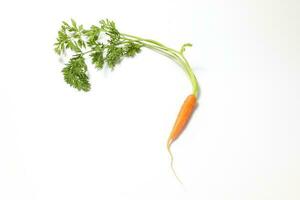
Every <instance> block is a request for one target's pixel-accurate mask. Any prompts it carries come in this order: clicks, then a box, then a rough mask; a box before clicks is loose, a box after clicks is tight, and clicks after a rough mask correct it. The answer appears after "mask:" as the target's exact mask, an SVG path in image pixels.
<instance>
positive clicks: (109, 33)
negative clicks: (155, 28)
mask: <svg viewBox="0 0 300 200" xmlns="http://www.w3.org/2000/svg"><path fill="white" fill-rule="evenodd" d="M106 38H107V39H106ZM54 46H55V49H54V50H55V52H56V53H57V54H58V55H62V54H63V53H64V52H66V51H67V50H68V51H71V52H73V56H72V58H71V59H70V60H69V62H68V63H67V64H66V66H65V68H63V70H62V72H63V75H64V79H65V81H66V82H67V83H68V84H69V85H71V86H72V87H74V88H76V89H78V90H83V91H89V90H90V83H89V76H88V71H87V65H86V64H85V56H86V55H88V56H89V57H90V58H91V61H92V63H93V64H94V65H95V67H96V68H97V69H102V68H103V67H104V66H105V65H107V66H108V67H109V68H111V69H113V68H114V67H115V66H116V65H117V64H118V63H120V62H121V61H122V59H123V58H124V57H133V56H135V55H136V54H137V53H139V52H140V51H141V47H142V46H143V44H142V43H141V42H139V41H133V40H131V41H130V40H126V39H124V38H122V37H121V34H120V32H119V31H118V30H117V28H116V26H115V23H114V22H113V21H109V20H107V19H106V20H101V21H100V22H99V25H98V26H95V25H93V26H91V27H90V29H84V28H83V26H82V25H79V26H78V25H77V23H76V22H75V21H74V20H73V19H72V20H71V24H68V23H67V22H63V23H62V25H61V28H60V30H59V31H58V37H57V42H56V43H55V44H54Z"/></svg>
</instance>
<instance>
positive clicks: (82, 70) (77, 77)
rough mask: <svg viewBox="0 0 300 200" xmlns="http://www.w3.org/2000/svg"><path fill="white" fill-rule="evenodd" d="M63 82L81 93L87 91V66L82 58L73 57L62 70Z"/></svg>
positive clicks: (88, 84)
mask: <svg viewBox="0 0 300 200" xmlns="http://www.w3.org/2000/svg"><path fill="white" fill-rule="evenodd" d="M62 72H63V75H64V79H65V81H66V82H67V83H68V84H69V85H71V86H72V87H74V88H76V89H78V90H79V91H80V90H83V91H89V90H90V88H91V86H90V83H89V76H88V73H87V66H86V64H85V61H84V58H83V57H82V56H78V57H73V58H71V59H70V61H69V63H68V64H67V65H66V67H65V68H63V70H62Z"/></svg>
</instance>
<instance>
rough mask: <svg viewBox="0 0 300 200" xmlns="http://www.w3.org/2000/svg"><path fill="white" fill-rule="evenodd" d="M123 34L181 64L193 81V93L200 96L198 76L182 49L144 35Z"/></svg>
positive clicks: (128, 38)
mask: <svg viewBox="0 0 300 200" xmlns="http://www.w3.org/2000/svg"><path fill="white" fill-rule="evenodd" d="M121 36H123V37H122V38H123V39H124V40H129V41H133V42H139V43H142V45H143V46H144V47H147V48H149V49H151V50H155V51H157V52H159V53H161V54H163V55H165V56H167V57H169V58H171V59H172V60H174V61H175V62H176V63H177V64H179V65H180V66H181V67H182V68H183V70H184V71H185V72H186V74H187V75H188V77H189V79H190V81H191V84H192V87H193V94H194V95H195V96H196V97H198V95H199V84H198V81H197V78H196V76H195V74H194V72H193V70H192V68H191V66H190V64H189V62H188V61H187V59H186V58H185V56H184V55H183V51H182V50H181V51H177V50H175V49H172V48H170V47H167V46H165V45H163V44H162V43H160V42H157V41H155V40H151V39H145V38H142V37H138V36H134V35H130V34H126V33H121Z"/></svg>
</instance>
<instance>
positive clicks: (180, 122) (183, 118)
mask: <svg viewBox="0 0 300 200" xmlns="http://www.w3.org/2000/svg"><path fill="white" fill-rule="evenodd" d="M196 105H197V97H196V96H195V95H194V94H191V95H189V96H187V98H186V99H185V101H184V103H183V104H182V106H181V109H180V112H179V113H178V115H177V119H176V121H175V124H174V126H173V129H172V131H171V133H170V136H169V138H168V141H167V149H168V152H169V154H170V157H171V168H172V170H173V173H174V175H175V176H176V178H177V180H178V181H179V182H180V183H181V184H182V181H181V180H180V179H179V177H178V176H177V174H176V172H175V169H174V166H173V154H172V152H171V144H172V143H173V142H174V141H175V140H176V139H177V138H178V137H179V136H180V135H181V133H182V132H183V130H184V128H185V126H186V124H187V123H188V121H189V119H190V118H191V116H192V114H193V111H194V110H195V108H196Z"/></svg>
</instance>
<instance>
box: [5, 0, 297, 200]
mask: <svg viewBox="0 0 300 200" xmlns="http://www.w3.org/2000/svg"><path fill="white" fill-rule="evenodd" d="M299 10H300V3H299V1H298V0H294V1H293V0H287V1H271V0H264V1H263V0H248V1H238V0H236V1H234V0H228V1H221V0H212V1H201V0H199V1H196V0H194V1H192V0H184V1H181V0H177V1H175V0H173V1H162V0H152V1H141V0H140V1H138V0H126V1H120V0H119V1H117V0H109V1H108V0H107V1H102V0H97V1H92V0H85V1H74V0H72V1H58V0H57V1H54V0H53V1H37V0H36V1H34V0H28V1H21V0H10V1H1V3H0V24H1V28H0V36H1V37H0V38H1V42H0V51H1V52H0V53H1V54H0V55H1V60H0V95H1V97H0V199H1V200H86V199H88V200H96V199H105V200H113V199H122V200H123V199H128V200H138V199H143V200H148V199H149V200H150V199H151V200H152V199H173V200H175V199H197V200H199V199H203V200H223V199H228V200H229V199H230V200H241V199H243V200H253V199H255V200H277V199H278V200H279V199H285V200H298V199H300V170H299V169H300V147H299V143H300V136H299V132H300V128H299V121H300V120H299V119H300V116H299V115H300V114H299V113H300V103H299V102H300V95H299V91H300V81H299V78H300V66H299V64H300V56H299V52H300V39H299V35H300V26H299V24H300V22H299V18H300V14H299ZM71 17H72V18H74V19H75V20H77V21H78V22H79V23H82V24H84V25H85V27H88V26H90V25H92V24H94V23H97V22H98V20H100V19H104V18H109V19H113V20H115V22H116V23H117V25H118V27H119V29H120V30H121V31H122V32H126V33H130V34H134V35H139V36H143V37H148V38H152V39H156V40H158V41H161V42H163V43H165V44H166V45H169V46H171V47H174V48H179V47H180V45H181V44H182V43H185V42H191V43H193V45H194V46H193V47H192V48H190V49H188V50H187V52H186V56H187V58H188V59H189V61H190V63H191V65H192V66H193V69H194V71H195V74H196V76H197V77H198V80H199V83H200V85H201V88H202V95H201V98H200V100H199V107H198V109H197V110H196V112H195V114H194V116H193V118H192V120H191V121H190V123H189V126H188V128H187V129H186V130H185V132H184V134H183V135H182V137H180V139H179V140H178V141H177V142H176V143H174V145H173V148H172V149H173V152H174V156H175V166H176V169H177V172H178V174H179V176H180V177H181V178H182V180H183V182H184V184H185V185H184V187H182V186H180V184H178V182H177V181H176V179H175V178H174V176H173V174H172V172H171V169H170V166H169V164H170V163H169V162H170V159H169V156H168V154H167V151H166V148H165V144H166V139H167V137H168V134H169V132H170V129H171V128H172V125H173V122H174V120H175V117H176V115H177V112H178V109H179V107H180V105H181V103H182V101H183V100H184V98H185V96H187V95H188V94H189V93H190V91H191V86H190V83H189V81H188V79H187V78H186V77H185V74H184V73H183V72H182V70H181V69H180V68H179V67H178V66H176V65H175V64H174V63H173V62H172V61H170V60H168V59H167V58H165V57H163V56H161V55H158V54H156V53H154V52H151V51H149V50H143V52H142V53H141V54H139V55H138V56H136V57H135V58H134V59H126V60H124V61H123V62H122V63H121V65H119V66H118V67H117V68H116V69H115V70H114V72H110V70H103V71H96V70H95V69H94V68H93V67H92V66H91V67H90V74H91V82H92V90H91V91H90V92H89V93H83V92H77V91H76V90H74V89H72V88H70V87H69V86H68V85H66V84H65V83H64V81H63V77H62V74H61V72H60V71H61V69H62V67H63V66H62V64H61V63H60V62H59V60H58V56H57V55H55V54H54V52H53V43H54V42H55V39H56V34H57V31H58V29H59V27H60V24H61V21H62V20H68V19H70V18H71Z"/></svg>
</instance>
